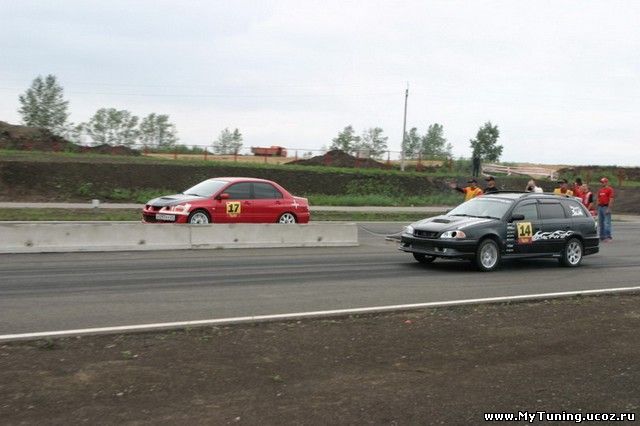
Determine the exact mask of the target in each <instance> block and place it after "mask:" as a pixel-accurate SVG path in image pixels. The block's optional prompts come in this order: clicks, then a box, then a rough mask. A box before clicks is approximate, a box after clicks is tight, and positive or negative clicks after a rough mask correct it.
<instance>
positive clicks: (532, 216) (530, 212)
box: [511, 203, 538, 220]
mask: <svg viewBox="0 0 640 426" xmlns="http://www.w3.org/2000/svg"><path fill="white" fill-rule="evenodd" d="M511 214H521V215H524V218H525V220H536V219H538V208H537V207H536V203H528V204H520V205H519V206H517V207H516V208H515V209H513V213H511Z"/></svg>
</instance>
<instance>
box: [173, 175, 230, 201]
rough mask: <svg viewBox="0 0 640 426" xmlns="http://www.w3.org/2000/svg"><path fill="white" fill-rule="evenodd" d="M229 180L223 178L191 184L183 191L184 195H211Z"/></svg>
mask: <svg viewBox="0 0 640 426" xmlns="http://www.w3.org/2000/svg"><path fill="white" fill-rule="evenodd" d="M228 183H229V182H226V181H224V180H213V179H210V180H205V181H204V182H200V183H199V184H197V185H196V186H192V187H191V188H189V189H187V190H186V191H184V192H183V194H184V195H196V196H198V197H212V196H213V194H215V193H216V192H218V191H220V190H221V189H222V188H223V187H224V186H225V185H227V184H228Z"/></svg>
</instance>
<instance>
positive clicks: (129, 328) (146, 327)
mask: <svg viewBox="0 0 640 426" xmlns="http://www.w3.org/2000/svg"><path fill="white" fill-rule="evenodd" d="M633 291H640V286H638V287H620V288H606V289H598V290H577V291H563V292H558V293H540V294H524V295H519V296H501V297H486V298H481V299H463V300H449V301H445V302H427V303H412V304H406V305H388V306H372V307H368V308H352V309H334V310H327V311H311V312H296V313H289V314H275V315H254V316H245V317H231V318H219V319H208V320H196V321H177V322H164V323H155V324H138V325H123V326H117V327H97V328H81V329H75V330H60V331H42V332H37V333H21V334H4V335H0V342H2V341H10V340H27V339H41V338H50V337H64V336H80V335H90V334H111V333H117V332H139V331H153V330H167V329H176V328H185V327H191V326H205V325H229V324H239V323H247V322H262V321H275V320H291V319H303V318H316V317H328V316H338V315H353V314H363V313H373V312H387V311H404V310H412V309H419V308H435V307H442V306H458V305H471V304H482V303H499V302H510V301H521V300H536V299H552V298H559V297H569V296H577V295H593V294H609V293H626V292H633Z"/></svg>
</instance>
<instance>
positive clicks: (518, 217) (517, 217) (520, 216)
mask: <svg viewBox="0 0 640 426" xmlns="http://www.w3.org/2000/svg"><path fill="white" fill-rule="evenodd" d="M516 220H524V215H523V214H512V215H511V219H509V222H515V221H516Z"/></svg>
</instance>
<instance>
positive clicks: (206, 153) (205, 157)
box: [204, 146, 209, 161]
mask: <svg viewBox="0 0 640 426" xmlns="http://www.w3.org/2000/svg"><path fill="white" fill-rule="evenodd" d="M208 155H209V150H208V149H207V147H206V146H205V147H204V161H207V156H208Z"/></svg>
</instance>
